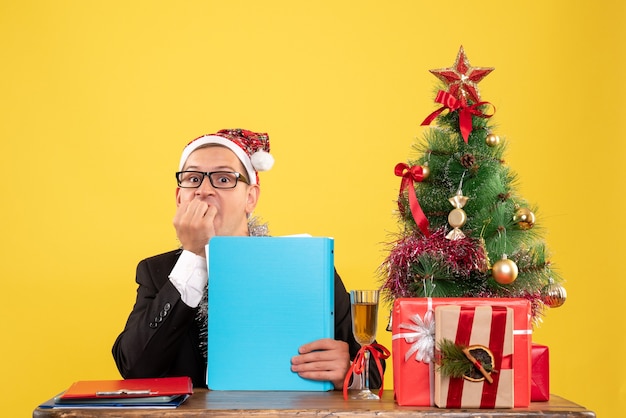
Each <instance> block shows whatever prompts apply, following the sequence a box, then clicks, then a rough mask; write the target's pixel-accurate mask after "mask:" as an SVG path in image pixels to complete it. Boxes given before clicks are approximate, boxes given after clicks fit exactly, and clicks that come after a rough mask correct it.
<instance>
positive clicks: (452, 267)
mask: <svg viewBox="0 0 626 418" xmlns="http://www.w3.org/2000/svg"><path fill="white" fill-rule="evenodd" d="M445 235H446V230H445V228H439V229H438V230H437V231H435V232H433V233H432V234H431V235H430V237H424V236H421V235H408V236H404V237H402V238H400V239H399V240H398V241H397V242H396V243H395V244H393V248H392V249H391V251H390V253H389V256H388V257H387V259H386V261H385V263H384V264H383V266H384V267H385V268H386V269H387V273H388V275H387V279H386V282H385V284H384V285H383V288H384V289H386V290H387V291H388V292H389V293H390V294H391V296H392V297H393V298H399V297H414V296H415V295H413V294H412V293H411V290H410V289H409V285H410V284H411V283H412V280H411V276H412V274H411V273H410V271H409V270H410V267H411V265H413V264H414V263H415V262H416V261H417V258H418V257H419V256H420V255H423V254H428V255H432V256H433V257H438V258H442V261H443V262H444V263H445V265H446V267H447V268H448V270H449V271H450V272H451V273H452V274H453V275H454V276H456V277H459V278H465V277H469V276H470V273H471V272H473V271H480V272H484V271H486V269H487V256H486V254H485V251H484V248H483V246H482V245H481V243H480V241H479V240H478V239H474V238H464V239H460V240H449V239H447V238H446V237H445Z"/></svg>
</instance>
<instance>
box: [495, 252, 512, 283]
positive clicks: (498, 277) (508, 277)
mask: <svg viewBox="0 0 626 418" xmlns="http://www.w3.org/2000/svg"><path fill="white" fill-rule="evenodd" d="M517 273H518V269H517V264H515V261H513V260H509V259H508V258H507V257H506V254H503V255H502V258H501V259H500V260H498V261H496V262H495V263H494V264H493V266H492V267H491V276H492V277H493V279H494V280H495V281H496V282H498V283H500V284H511V283H513V282H514V281H515V279H517Z"/></svg>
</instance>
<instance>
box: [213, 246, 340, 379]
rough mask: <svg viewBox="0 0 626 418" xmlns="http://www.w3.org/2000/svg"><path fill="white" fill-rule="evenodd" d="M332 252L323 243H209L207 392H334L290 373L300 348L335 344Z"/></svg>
mask: <svg viewBox="0 0 626 418" xmlns="http://www.w3.org/2000/svg"><path fill="white" fill-rule="evenodd" d="M333 250H334V240H333V239H332V238H325V237H214V238H212V239H211V241H210V243H209V246H208V248H207V251H208V254H209V256H208V270H209V285H208V286H209V291H208V295H209V307H208V349H207V357H208V358H207V363H208V368H207V385H208V387H209V389H212V390H258V391H264V390H267V391H280V390H288V391H327V390H332V389H333V385H332V383H330V382H327V381H313V380H308V379H303V378H301V377H300V376H298V374H297V373H294V372H292V371H291V358H292V357H293V356H295V355H297V354H298V348H299V347H300V346H301V345H303V344H305V343H308V342H311V341H315V340H318V339H320V338H334V332H335V331H334V252H333Z"/></svg>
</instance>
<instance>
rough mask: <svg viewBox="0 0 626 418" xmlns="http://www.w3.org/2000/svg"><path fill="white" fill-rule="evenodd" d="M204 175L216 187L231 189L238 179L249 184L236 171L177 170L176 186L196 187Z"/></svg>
mask: <svg viewBox="0 0 626 418" xmlns="http://www.w3.org/2000/svg"><path fill="white" fill-rule="evenodd" d="M205 176H206V177H208V178H209V181H210V182H211V186H213V187H215V188H216V189H233V188H235V186H237V181H238V180H239V181H242V182H244V183H246V184H250V183H248V179H246V177H245V176H244V175H243V174H241V173H237V172H236V171H212V172H204V171H179V172H177V173H176V182H177V183H178V187H183V188H191V189H197V188H198V187H200V186H201V185H202V181H203V180H204V177H205Z"/></svg>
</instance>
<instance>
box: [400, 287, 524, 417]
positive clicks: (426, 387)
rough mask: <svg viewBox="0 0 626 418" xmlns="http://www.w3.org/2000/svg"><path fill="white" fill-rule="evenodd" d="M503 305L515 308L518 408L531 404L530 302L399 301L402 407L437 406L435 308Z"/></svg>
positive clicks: (410, 299) (437, 299)
mask: <svg viewBox="0 0 626 418" xmlns="http://www.w3.org/2000/svg"><path fill="white" fill-rule="evenodd" d="M444 305H459V306H469V307H472V306H483V305H500V306H506V307H509V308H511V309H513V369H514V371H515V372H514V378H513V379H514V382H513V392H514V406H515V407H521V408H523V407H527V406H528V405H529V404H530V374H531V367H530V365H531V363H530V348H531V334H532V328H531V323H530V319H531V316H530V302H529V301H528V300H526V299H517V298H398V299H396V300H395V301H394V305H393V311H392V347H391V348H392V349H391V352H392V354H393V363H392V367H393V383H394V394H395V398H396V402H397V403H398V405H405V406H433V405H434V404H435V403H434V395H435V386H434V378H435V364H434V363H433V360H434V358H433V356H434V341H435V340H434V334H435V318H434V309H435V308H436V307H437V306H444Z"/></svg>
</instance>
